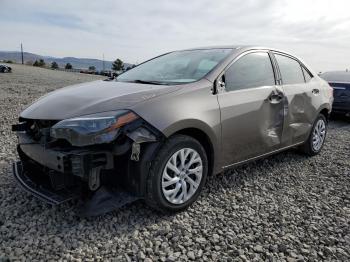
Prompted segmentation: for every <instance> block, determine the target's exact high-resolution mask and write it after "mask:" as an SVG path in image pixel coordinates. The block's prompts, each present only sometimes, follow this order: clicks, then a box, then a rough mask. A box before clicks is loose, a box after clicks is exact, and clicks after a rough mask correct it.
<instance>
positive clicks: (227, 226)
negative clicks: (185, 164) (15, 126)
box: [0, 65, 350, 261]
mask: <svg viewBox="0 0 350 262" xmlns="http://www.w3.org/2000/svg"><path fill="white" fill-rule="evenodd" d="M13 71H14V72H13V73H12V74H0V99H1V101H0V114H1V115H0V133H1V141H0V261H2V260H5V261H6V260H17V259H18V260H30V261H34V260H49V259H52V260H59V259H61V260H75V261H81V260H84V261H89V260H106V259H107V260H111V259H112V258H114V259H115V260H116V261H120V260H124V261H132V260H144V261H151V260H153V261H155V260H160V261H184V260H220V261H225V260H243V261H245V260H255V261H258V260H259V261H260V260H272V261H303V260H306V261H319V260H343V261H346V260H347V261H349V260H350V253H349V250H350V230H349V225H350V160H349V157H350V122H349V121H348V120H342V119H336V120H333V121H332V122H331V123H330V129H329V133H328V138H327V142H326V144H325V146H324V149H323V151H322V153H321V154H320V155H318V156H315V157H312V158H307V157H305V156H302V155H299V154H297V153H296V152H294V151H288V152H285V153H281V154H279V155H276V156H272V157H269V158H267V159H264V160H259V161H257V162H255V163H251V164H248V165H244V166H242V167H240V168H236V169H235V170H231V171H228V172H226V173H225V174H221V175H218V176H215V177H212V178H210V179H209V181H208V183H207V186H206V188H205V190H204V192H203V194H202V197H201V198H200V199H199V200H198V201H197V202H196V203H195V204H194V205H193V206H192V207H191V208H190V209H188V210H187V211H186V212H182V213H179V214H176V215H160V214H158V213H156V212H154V211H152V210H150V209H148V207H147V206H146V205H145V204H143V203H142V202H136V203H133V204H131V205H129V206H126V207H124V208H122V209H120V210H118V211H115V212H112V213H110V214H106V215H104V216H100V217H97V218H90V219H82V218H78V217H77V216H76V215H75V213H74V206H72V205H69V204H66V205H64V206H61V207H50V206H48V205H46V204H43V203H41V202H40V201H39V200H36V199H35V198H33V197H32V196H30V195H28V194H27V193H25V192H23V191H22V190H21V189H20V188H19V187H18V186H17V185H16V183H15V181H14V179H13V178H12V175H11V167H10V164H11V162H12V161H13V160H15V159H16V158H17V157H16V154H15V146H16V138H15V136H14V135H13V134H12V133H11V132H10V125H11V124H12V123H15V122H16V118H17V115H18V113H19V112H20V111H21V110H22V109H23V108H24V107H25V105H27V104H29V103H31V102H32V101H33V100H35V99H36V98H38V97H39V96H41V95H43V94H45V93H47V92H48V91H51V90H54V89H56V88H59V87H62V86H65V85H68V84H73V83H78V82H84V81H91V80H93V79H96V78H98V77H96V76H89V75H81V74H73V73H65V72H55V71H51V70H46V69H38V68H32V67H25V66H19V65H15V66H13Z"/></svg>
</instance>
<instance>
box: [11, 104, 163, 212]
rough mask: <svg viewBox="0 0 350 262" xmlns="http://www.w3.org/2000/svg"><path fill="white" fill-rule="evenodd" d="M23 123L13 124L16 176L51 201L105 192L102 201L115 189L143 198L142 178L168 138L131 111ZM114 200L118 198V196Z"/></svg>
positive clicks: (28, 187) (52, 202)
mask: <svg viewBox="0 0 350 262" xmlns="http://www.w3.org/2000/svg"><path fill="white" fill-rule="evenodd" d="M20 122H21V123H20V124H18V125H14V126H13V131H16V132H17V136H18V140H19V144H18V149H17V150H18V154H19V156H20V162H18V163H16V164H14V175H15V177H16V179H17V181H18V182H19V183H20V184H21V185H22V186H23V187H24V189H26V191H29V192H30V193H31V194H33V195H35V196H37V197H38V198H40V199H42V200H45V201H46V202H48V203H51V204H60V203H63V202H66V201H68V200H71V199H73V198H81V197H84V198H86V197H87V198H88V199H93V196H94V195H97V193H98V192H104V193H103V197H101V195H100V196H99V200H98V202H99V204H101V201H102V200H103V199H105V196H106V192H112V191H111V190H112V189H113V188H119V189H122V190H123V192H124V191H125V192H128V193H130V194H131V195H133V196H134V197H135V198H138V197H142V196H143V185H144V183H143V181H141V180H142V179H143V178H142V177H143V176H145V172H147V168H149V161H150V159H151V155H152V154H153V152H154V151H155V150H156V149H157V145H158V144H160V142H159V141H161V140H162V139H163V137H162V134H161V133H160V132H159V131H158V130H156V129H155V128H154V127H152V126H151V125H149V124H148V123H147V122H145V121H144V120H143V119H142V118H140V117H138V116H137V115H136V114H134V113H132V112H131V111H117V112H113V113H112V114H111V112H109V113H103V114H96V115H89V116H84V117H79V118H72V119H68V120H63V121H47V120H45V121H43V120H31V119H20ZM151 144H152V145H151ZM78 145H79V146H78ZM143 154H144V155H145V156H147V157H144V156H143ZM102 188H103V190H102ZM130 194H129V196H130ZM119 195H123V196H125V194H119ZM127 195H128V194H127ZM107 198H108V197H107ZM107 198H106V199H107ZM135 198H134V199H135ZM109 199H115V194H114V197H112V198H110V197H109ZM129 199H130V197H129ZM131 199H132V198H131ZM102 202H103V201H102ZM109 202H110V203H112V202H115V201H114V200H113V201H111V200H109ZM93 203H96V197H95V200H94V201H93ZM103 205H106V203H104V204H103ZM114 207H115V205H114ZM92 209H94V208H92ZM107 209H108V208H106V206H105V207H104V208H103V210H107ZM90 210H91V206H90ZM95 211H96V210H95ZM95 211H93V212H92V213H94V214H95V213H96V212H95ZM90 213H91V212H90Z"/></svg>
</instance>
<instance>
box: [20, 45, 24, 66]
mask: <svg viewBox="0 0 350 262" xmlns="http://www.w3.org/2000/svg"><path fill="white" fill-rule="evenodd" d="M21 56H22V65H23V64H24V62H23V45H22V43H21Z"/></svg>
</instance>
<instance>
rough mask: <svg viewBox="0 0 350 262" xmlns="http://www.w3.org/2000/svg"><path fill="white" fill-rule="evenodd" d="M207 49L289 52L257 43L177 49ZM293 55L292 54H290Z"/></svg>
mask: <svg viewBox="0 0 350 262" xmlns="http://www.w3.org/2000/svg"><path fill="white" fill-rule="evenodd" d="M208 49H233V50H236V51H238V50H239V51H246V50H252V49H263V50H271V51H276V52H281V53H286V54H289V53H288V52H285V51H283V50H279V49H276V48H270V47H266V46H259V45H216V46H203V47H194V48H186V49H183V50H178V51H190V50H208ZM292 56H293V55H292Z"/></svg>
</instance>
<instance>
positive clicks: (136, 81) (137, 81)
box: [130, 79, 166, 85]
mask: <svg viewBox="0 0 350 262" xmlns="http://www.w3.org/2000/svg"><path fill="white" fill-rule="evenodd" d="M130 82H133V83H140V84H151V85H166V83H164V82H160V81H147V80H141V79H135V80H132V81H130Z"/></svg>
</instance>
